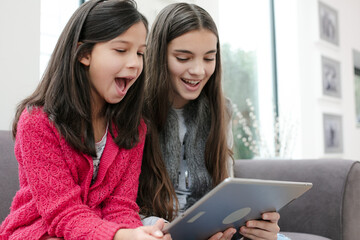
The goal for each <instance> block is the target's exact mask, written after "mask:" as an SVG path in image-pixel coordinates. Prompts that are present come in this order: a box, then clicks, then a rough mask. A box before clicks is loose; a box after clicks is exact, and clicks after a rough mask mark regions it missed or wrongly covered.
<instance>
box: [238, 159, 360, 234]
mask: <svg viewBox="0 0 360 240" xmlns="http://www.w3.org/2000/svg"><path fill="white" fill-rule="evenodd" d="M234 172H235V177H242V178H258V179H271V180H283V181H302V182H312V183H313V187H312V188H311V189H310V190H309V191H308V192H306V193H305V194H304V195H302V196H301V197H299V199H297V200H295V201H293V202H292V203H290V204H289V205H287V206H286V207H284V208H283V209H281V210H280V216H281V218H280V221H279V226H280V228H281V231H285V232H300V233H309V234H315V235H319V236H323V237H327V238H330V239H339V240H340V239H342V240H352V239H358V237H359V236H360V228H359V227H358V226H357V225H358V223H359V222H360V162H358V161H351V160H329V159H317V160H236V161H235V167H234Z"/></svg>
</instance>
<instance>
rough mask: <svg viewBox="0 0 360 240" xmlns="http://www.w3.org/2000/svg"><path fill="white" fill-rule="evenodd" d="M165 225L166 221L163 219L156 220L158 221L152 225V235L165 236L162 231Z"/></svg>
mask: <svg viewBox="0 0 360 240" xmlns="http://www.w3.org/2000/svg"><path fill="white" fill-rule="evenodd" d="M164 225H165V222H164V220H163V219H159V220H157V221H156V223H155V224H154V225H153V226H152V231H151V235H153V236H154V237H162V236H164V234H163V232H162V231H161V230H162V229H163V227H164Z"/></svg>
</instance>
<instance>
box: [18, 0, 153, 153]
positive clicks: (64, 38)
mask: <svg viewBox="0 0 360 240" xmlns="http://www.w3.org/2000/svg"><path fill="white" fill-rule="evenodd" d="M138 22H143V23H144V25H145V27H146V29H147V28H148V22H147V20H146V18H145V17H144V16H143V15H142V14H141V13H139V12H138V10H137V6H136V3H135V2H134V1H132V0H108V1H103V0H90V1H88V2H86V3H84V4H82V5H81V6H80V7H79V8H78V9H77V10H76V11H75V12H74V14H73V15H72V17H71V18H70V20H69V21H68V23H67V25H66V26H65V28H64V30H63V31H62V33H61V35H60V37H59V40H58V42H57V44H56V46H55V50H54V52H53V53H52V56H51V58H50V60H49V63H48V66H47V68H46V70H45V73H44V75H43V77H42V80H41V82H40V83H39V85H38V87H37V88H36V90H35V91H34V93H33V94H32V95H31V96H29V97H28V98H26V99H25V100H23V101H22V102H21V103H20V104H19V105H18V107H17V111H16V115H15V119H14V122H13V128H12V131H13V136H14V137H16V128H17V123H18V121H19V118H20V115H21V113H22V111H23V110H24V109H25V108H27V109H28V110H31V108H33V107H43V110H44V112H46V113H47V115H48V117H49V119H50V120H51V121H53V123H54V124H55V126H56V128H57V129H58V131H59V132H60V134H61V135H62V136H63V137H64V138H65V139H66V141H67V142H68V143H69V144H70V145H71V146H72V147H74V148H75V149H77V150H79V151H81V152H83V153H86V154H89V155H91V156H96V150H95V139H94V131H93V126H92V118H91V116H92V114H91V112H92V109H91V95H90V81H89V79H88V68H87V67H85V66H84V65H83V64H81V63H80V61H79V59H81V57H82V56H84V55H86V54H88V53H90V52H91V51H92V49H93V47H94V45H95V44H96V43H99V42H106V41H109V40H111V39H114V38H116V37H117V36H119V35H120V34H122V33H124V32H125V31H126V30H127V29H129V28H130V27H131V26H132V25H134V24H135V23H138ZM80 42H81V44H80V45H79V44H78V43H80ZM144 69H145V65H144ZM144 81H145V80H144V72H142V73H141V75H140V76H139V77H138V79H137V80H136V82H135V83H134V84H133V86H132V87H131V88H130V89H129V91H128V93H127V94H126V96H125V97H124V99H123V100H122V101H121V102H119V103H117V104H109V103H107V104H105V106H104V108H103V109H102V111H101V114H102V115H103V116H105V118H106V120H107V121H108V122H112V123H114V124H115V127H116V130H117V132H121V134H118V136H117V137H116V138H115V137H114V136H115V135H114V133H113V130H112V128H111V127H110V128H109V131H110V133H111V134H112V136H113V138H114V140H115V142H116V144H117V145H118V146H119V147H124V148H131V147H132V146H134V145H135V144H136V143H137V142H138V141H139V133H138V126H139V124H140V120H141V118H142V105H143V94H142V93H143V90H144Z"/></svg>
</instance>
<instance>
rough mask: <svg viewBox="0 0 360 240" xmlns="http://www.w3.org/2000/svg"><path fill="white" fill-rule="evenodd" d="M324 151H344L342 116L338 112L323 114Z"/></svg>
mask: <svg viewBox="0 0 360 240" xmlns="http://www.w3.org/2000/svg"><path fill="white" fill-rule="evenodd" d="M323 124H324V152H325V153H342V152H343V130H342V117H341V115H336V114H326V113H324V114H323Z"/></svg>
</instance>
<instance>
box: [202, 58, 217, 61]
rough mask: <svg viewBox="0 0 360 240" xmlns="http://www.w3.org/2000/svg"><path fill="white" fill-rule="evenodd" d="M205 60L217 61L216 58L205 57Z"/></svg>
mask: <svg viewBox="0 0 360 240" xmlns="http://www.w3.org/2000/svg"><path fill="white" fill-rule="evenodd" d="M204 60H205V61H207V62H212V61H215V58H204Z"/></svg>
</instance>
